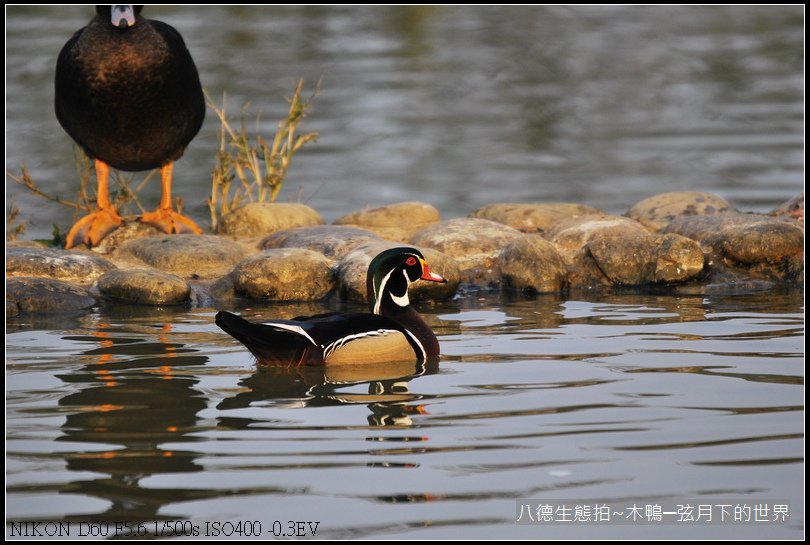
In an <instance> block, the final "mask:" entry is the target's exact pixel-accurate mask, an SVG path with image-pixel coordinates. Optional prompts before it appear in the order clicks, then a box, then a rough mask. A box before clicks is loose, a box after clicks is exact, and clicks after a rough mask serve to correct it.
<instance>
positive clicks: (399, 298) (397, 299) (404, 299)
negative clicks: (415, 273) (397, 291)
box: [391, 269, 411, 308]
mask: <svg viewBox="0 0 810 545" xmlns="http://www.w3.org/2000/svg"><path fill="white" fill-rule="evenodd" d="M402 275H403V276H404V277H405V293H404V294H403V295H394V293H393V292H392V293H391V300H392V301H393V302H394V303H396V304H397V305H398V306H400V307H403V308H404V307H407V306H408V305H410V304H411V302H410V301H409V300H408V286H409V285H410V283H411V279H410V278H408V271H406V270H405V269H402Z"/></svg>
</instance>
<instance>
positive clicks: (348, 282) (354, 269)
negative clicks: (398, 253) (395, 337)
mask: <svg viewBox="0 0 810 545" xmlns="http://www.w3.org/2000/svg"><path fill="white" fill-rule="evenodd" d="M401 246H402V244H398V243H395V242H387V241H380V242H372V243H370V244H366V245H363V246H359V247H357V248H355V249H354V250H353V251H352V252H350V253H349V254H347V255H346V257H344V258H343V259H342V260H341V261H340V263H338V265H337V282H338V290H339V291H340V294H341V296H342V297H343V298H344V299H350V300H353V301H361V302H364V303H365V302H366V300H367V299H366V298H367V294H366V293H367V292H366V276H367V275H368V266H369V264H370V263H371V260H372V259H374V258H375V257H376V256H377V254H379V253H380V252H382V251H384V250H388V249H390V248H398V247H401ZM418 250H419V251H420V252H422V255H424V256H425V261H427V263H428V266H429V267H430V270H431V271H433V272H435V273H436V274H439V275H441V276H442V277H443V278H444V279H445V280H447V283H445V284H439V283H437V282H416V283H415V284H412V285H411V287H410V289H409V290H408V293H409V294H410V298H411V300H412V301H425V300H443V299H448V298H450V297H452V296H453V295H454V294H455V293H456V290H457V289H458V285H459V282H460V280H461V272H460V270H459V266H458V264H457V263H456V261H455V260H454V259H453V258H451V257H449V256H447V255H444V254H442V253H441V252H438V251H436V250H433V249H431V248H418Z"/></svg>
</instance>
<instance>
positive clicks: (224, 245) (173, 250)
mask: <svg viewBox="0 0 810 545" xmlns="http://www.w3.org/2000/svg"><path fill="white" fill-rule="evenodd" d="M246 253H247V252H246V251H245V249H244V248H243V247H242V246H241V245H239V244H237V243H236V242H234V241H232V240H228V239H225V238H223V237H217V236H213V235H163V236H159V237H149V238H141V239H137V240H132V241H130V242H127V243H126V244H124V245H123V246H122V247H121V248H119V249H118V251H117V252H116V253H115V255H114V256H113V257H114V258H115V259H116V260H119V259H120V260H124V261H129V262H132V258H135V260H136V261H135V262H136V263H137V262H140V263H141V264H142V265H143V264H146V265H149V266H150V267H154V268H156V269H159V270H161V271H164V272H168V273H171V274H175V275H177V276H181V277H183V278H195V279H197V278H216V277H219V276H222V275H223V274H225V273H227V272H228V271H229V270H230V269H231V267H233V266H234V265H236V264H237V263H238V262H239V261H241V260H242V259H244V257H245V255H246Z"/></svg>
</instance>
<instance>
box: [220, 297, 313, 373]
mask: <svg viewBox="0 0 810 545" xmlns="http://www.w3.org/2000/svg"><path fill="white" fill-rule="evenodd" d="M215 322H216V324H217V325H218V326H219V327H220V328H221V329H222V330H223V331H225V333H227V334H228V335H230V336H231V337H233V338H234V339H236V340H237V341H239V342H240V343H242V344H244V345H245V347H247V349H248V350H250V352H251V353H252V354H253V355H254V356H256V359H257V360H258V362H259V363H262V364H269V365H295V366H298V365H302V364H303V365H317V364H318V363H319V362H317V361H314V360H313V357H314V356H315V353H316V351H314V350H312V349H313V348H314V347H315V345H314V343H313V342H312V339H311V338H310V337H309V336H308V335H307V334H306V333H302V332H303V330H301V331H302V332H299V331H297V330H296V328H295V327H293V326H290V325H288V324H278V326H276V325H273V324H272V323H271V324H254V323H253V322H248V321H247V320H245V319H243V318H241V317H239V316H237V315H236V314H232V313H230V312H226V311H222V310H221V311H219V312H217V315H216V318H215ZM297 329H301V328H300V327H298V328H297ZM310 360H313V361H310ZM320 363H322V362H320Z"/></svg>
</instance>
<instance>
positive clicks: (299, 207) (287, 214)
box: [220, 202, 323, 237]
mask: <svg viewBox="0 0 810 545" xmlns="http://www.w3.org/2000/svg"><path fill="white" fill-rule="evenodd" d="M322 223H323V218H322V217H321V215H320V214H319V213H318V212H317V211H316V210H315V209H313V208H311V207H309V206H307V205H305V204H301V203H275V202H274V203H267V202H264V203H259V202H253V203H248V204H246V205H245V206H243V207H242V208H238V209H236V210H234V211H233V212H230V213H229V214H227V215H226V216H225V217H224V218H222V222H221V224H220V232H221V233H222V234H225V235H232V236H238V237H265V236H267V235H270V234H272V233H275V232H276V231H281V230H283V229H292V228H293V227H309V226H312V225H320V224H322Z"/></svg>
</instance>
